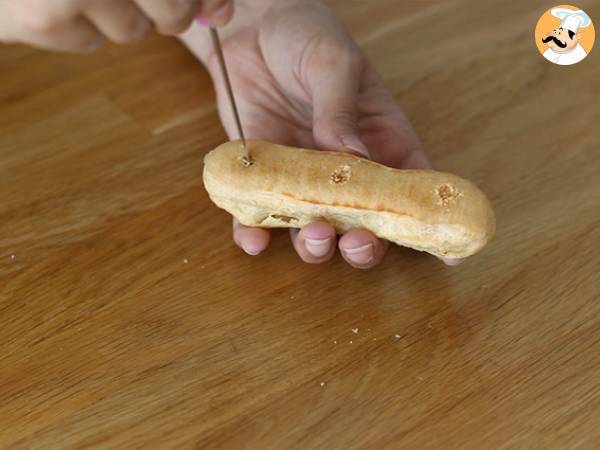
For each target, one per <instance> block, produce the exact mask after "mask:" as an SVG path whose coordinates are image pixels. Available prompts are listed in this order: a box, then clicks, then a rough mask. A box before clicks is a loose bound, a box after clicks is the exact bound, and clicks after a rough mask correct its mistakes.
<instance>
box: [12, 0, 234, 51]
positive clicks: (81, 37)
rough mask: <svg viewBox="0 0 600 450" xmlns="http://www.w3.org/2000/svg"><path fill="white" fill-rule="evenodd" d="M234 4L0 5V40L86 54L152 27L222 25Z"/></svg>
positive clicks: (205, 0)
mask: <svg viewBox="0 0 600 450" xmlns="http://www.w3.org/2000/svg"><path fill="white" fill-rule="evenodd" d="M232 15H233V0H0V41H4V42H19V43H25V44H29V45H33V46H36V47H41V48H45V49H51V50H61V51H77V52H89V51H93V50H95V49H97V48H98V47H100V46H101V45H102V44H103V43H104V42H105V41H106V40H110V41H113V42H117V43H126V42H131V41H136V40H139V39H141V38H142V37H143V36H144V35H145V34H146V32H147V31H148V30H150V29H151V28H153V27H154V28H156V30H157V31H159V32H160V33H163V34H177V33H181V32H182V31H184V30H186V29H187V28H188V27H189V25H190V24H191V23H192V21H193V20H194V18H196V17H197V16H202V17H204V18H205V19H206V20H207V21H208V22H210V23H211V24H213V25H224V24H226V23H227V22H229V20H230V19H231V16H232Z"/></svg>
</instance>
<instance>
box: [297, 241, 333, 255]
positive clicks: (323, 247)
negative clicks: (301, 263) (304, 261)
mask: <svg viewBox="0 0 600 450" xmlns="http://www.w3.org/2000/svg"><path fill="white" fill-rule="evenodd" d="M304 245H305V247H306V250H307V251H308V253H310V254H311V255H312V256H316V257H317V258H320V257H321V256H325V255H326V254H327V253H329V250H331V238H327V239H308V238H306V239H305V240H304Z"/></svg>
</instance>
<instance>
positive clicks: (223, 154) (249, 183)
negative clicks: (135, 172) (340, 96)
mask: <svg viewBox="0 0 600 450" xmlns="http://www.w3.org/2000/svg"><path fill="white" fill-rule="evenodd" d="M247 144H248V148H249V152H250V156H251V159H252V160H253V164H252V165H247V164H244V163H243V161H242V156H243V148H242V145H241V143H240V142H239V141H235V142H228V143H225V144H223V145H221V146H219V147H217V148H216V149H215V150H213V151H211V152H209V153H208V154H207V155H206V157H205V158H204V186H205V187H206V190H207V191H208V194H209V196H210V198H211V200H212V201H213V202H214V203H215V204H216V205H217V206H219V207H220V208H222V209H224V210H226V211H228V212H229V213H231V214H232V215H233V216H235V217H236V218H237V219H238V220H239V221H240V222H241V223H242V224H244V225H247V226H251V227H264V228H289V227H294V228H301V227H303V226H304V225H307V224H309V223H311V222H314V221H326V222H328V223H330V224H331V225H332V226H333V227H334V228H335V229H336V231H337V232H338V233H344V232H346V231H348V230H350V229H355V228H363V229H366V230H369V231H371V232H372V233H374V234H375V235H376V236H378V237H380V238H382V239H387V240H389V241H392V242H395V243H396V244H398V245H403V246H405V247H410V248H413V249H415V250H421V251H425V252H428V253H431V254H433V255H436V256H445V257H450V258H464V257H467V256H470V255H473V254H474V253H476V252H478V251H479V250H481V248H483V246H485V244H486V243H487V242H488V241H489V240H490V239H491V237H492V235H493V234H494V231H495V219H494V212H493V210H492V207H491V205H490V203H489V201H488V199H487V198H486V196H485V194H484V193H483V192H482V191H481V190H480V189H479V188H478V187H477V186H475V184H473V183H472V182H470V181H468V180H465V179H463V178H460V177H458V176H456V175H452V174H449V173H444V172H437V171H433V170H400V169H393V168H390V167H386V166H383V165H381V164H378V163H375V162H372V161H369V160H366V159H363V158H360V157H357V156H354V155H352V154H349V153H342V152H326V151H318V150H307V149H299V148H291V147H285V146H282V145H276V144H271V143H269V142H264V141H248V142H247Z"/></svg>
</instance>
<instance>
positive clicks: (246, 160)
mask: <svg viewBox="0 0 600 450" xmlns="http://www.w3.org/2000/svg"><path fill="white" fill-rule="evenodd" d="M240 161H242V164H243V165H244V167H250V166H251V165H252V164H254V161H252V159H250V158H248V157H246V155H244V156H242V157H241V158H240Z"/></svg>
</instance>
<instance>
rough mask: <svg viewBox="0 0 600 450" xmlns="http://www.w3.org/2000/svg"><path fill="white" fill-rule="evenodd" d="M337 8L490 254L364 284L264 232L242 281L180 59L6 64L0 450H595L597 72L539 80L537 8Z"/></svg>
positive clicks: (110, 52)
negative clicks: (476, 222)
mask: <svg viewBox="0 0 600 450" xmlns="http://www.w3.org/2000/svg"><path fill="white" fill-rule="evenodd" d="M329 3H330V5H331V6H332V7H333V8H334V9H335V10H336V11H338V12H339V14H340V16H341V17H342V18H343V20H344V21H345V22H346V23H347V24H348V26H349V28H350V30H351V32H352V33H353V35H354V36H355V37H356V39H357V40H358V42H359V43H360V45H361V46H362V48H363V49H364V51H365V52H366V54H367V55H368V56H369V57H370V59H371V60H372V61H373V63H374V64H375V65H376V66H377V68H378V69H379V71H380V72H381V74H382V76H383V77H384V78H385V80H386V82H387V83H388V85H389V86H390V87H391V88H392V89H393V91H394V93H395V94H396V95H397V97H398V99H399V100H400V101H401V102H402V104H403V105H404V107H405V109H406V111H407V114H408V115H409V117H411V119H412V121H413V123H414V125H415V127H416V129H417V130H418V131H419V133H420V136H421V137H422V140H423V142H424V145H425V147H426V148H427V151H428V154H429V155H430V157H431V159H432V160H433V161H434V163H435V165H436V167H437V168H439V169H440V170H445V171H450V172H455V173H457V174H459V175H461V176H463V177H465V178H470V179H474V180H476V181H477V182H478V183H479V184H480V185H481V187H482V188H483V189H484V190H485V191H486V192H487V193H488V194H489V196H490V198H491V200H492V202H493V204H494V206H495V209H496V214H497V219H498V231H497V235H496V237H495V238H494V240H493V241H492V243H491V244H490V245H489V246H488V247H487V248H486V249H485V250H484V251H483V252H482V253H481V254H479V255H477V256H476V257H474V258H472V259H471V260H468V261H467V262H466V263H465V264H464V265H462V266H460V267H456V268H450V267H445V266H443V265H441V264H440V263H438V262H436V261H435V260H434V259H433V258H431V257H427V256H425V255H422V254H418V253H416V252H413V251H410V250H407V249H402V248H392V249H391V250H390V251H389V253H388V255H387V256H386V258H385V260H384V263H383V264H382V265H381V266H380V267H378V268H377V269H376V270H369V271H358V270H354V269H351V268H350V267H349V266H348V265H347V264H345V263H344V262H343V261H342V259H341V258H340V257H337V258H336V259H334V260H333V261H332V262H330V263H328V264H325V265H322V266H311V265H307V264H304V263H302V262H301V261H300V260H299V258H298V257H297V256H296V255H295V253H294V251H293V249H292V247H291V245H290V244H289V242H288V238H287V235H286V233H285V232H280V233H275V236H274V239H273V243H272V245H271V247H270V248H269V250H268V251H267V252H266V253H265V254H264V255H262V256H260V257H256V258H253V257H249V256H247V255H245V254H243V253H242V252H241V251H240V250H239V249H238V248H237V247H236V246H235V245H234V243H233V242H232V240H231V234H230V218H229V217H228V216H227V215H226V214H225V213H224V212H222V211H220V210H218V209H216V208H215V207H214V206H213V205H212V204H211V203H210V202H209V200H208V197H207V195H206V193H205V192H204V190H203V188H202V180H201V178H200V176H201V171H202V156H203V154H204V153H205V152H206V151H207V150H208V149H210V148H213V147H215V146H216V145H218V144H219V143H221V142H223V141H224V140H225V135H224V132H223V130H222V129H221V127H220V125H219V122H218V117H217V113H216V107H215V103H214V95H213V92H212V86H211V83H210V78H209V76H208V74H207V73H206V72H205V71H204V69H203V68H202V67H201V66H200V65H199V64H198V63H197V62H196V61H195V60H194V59H193V58H192V56H190V55H189V54H188V53H187V51H186V50H185V49H184V48H183V47H182V46H181V45H180V44H179V43H178V42H177V41H175V40H171V39H166V38H159V37H152V38H150V39H148V40H146V41H144V42H143V43H141V44H139V45H135V46H128V47H119V48H117V47H110V48H107V49H104V50H103V51H101V52H99V53H98V54H96V55H94V56H93V57H89V56H87V57H86V56H66V55H59V54H50V53H43V52H39V51H35V50H32V49H28V48H24V47H2V48H0V117H1V120H0V199H1V202H0V323H1V324H2V325H1V327H0V448H15V449H38V448H39V449H58V448H68V449H78V448H98V449H108V448H114V449H123V448H127V449H130V448H161V449H162V448H202V449H204V448H225V449H235V448H255V449H267V448H277V449H282V448H323V449H379V448H382V449H383V448H390V449H399V448H406V449H425V448H444V449H459V448H460V449H465V448H472V449H483V448H485V449H525V448H527V449H532V448H539V449H548V448H556V449H559V448H560V449H593V448H597V445H598V442H600V414H599V411H600V376H599V371H600V334H599V330H600V275H599V274H600V257H599V256H598V255H599V253H600V252H599V250H600V208H599V199H600V183H599V182H598V180H599V178H598V171H599V169H600V165H599V163H598V150H599V144H600V134H599V131H598V123H600V104H599V101H598V100H599V99H598V92H599V88H600V85H599V83H598V80H599V79H600V50H599V49H595V50H594V51H593V52H592V53H591V54H590V56H589V57H588V58H587V59H586V60H585V61H584V62H582V63H580V64H578V65H576V66H573V67H558V66H554V65H552V64H550V63H548V62H547V61H545V60H544V59H543V58H542V57H541V56H540V55H539V54H538V53H537V49H536V48H535V43H534V41H533V32H534V27H535V23H536V21H537V19H538V17H539V16H540V15H541V14H542V12H543V11H544V10H545V9H546V8H547V7H548V6H549V5H548V4H547V2H542V1H538V0H535V1H528V2H513V3H511V6H510V8H507V7H506V6H505V5H506V3H505V2H500V1H499V0H490V1H486V2H477V1H468V0H456V1H448V2H409V1H402V2H399V1H396V0H378V1H369V2H365V1H358V0H354V1H342V0H335V1H333V0H332V1H330V2H329ZM585 9H586V10H587V12H588V13H589V14H590V16H591V17H592V18H593V19H594V18H596V20H600V1H598V0H593V1H592V0H589V1H587V2H586V3H585ZM365 18H368V20H365ZM353 329H354V331H356V333H355V332H354V331H353Z"/></svg>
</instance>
